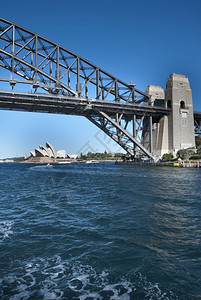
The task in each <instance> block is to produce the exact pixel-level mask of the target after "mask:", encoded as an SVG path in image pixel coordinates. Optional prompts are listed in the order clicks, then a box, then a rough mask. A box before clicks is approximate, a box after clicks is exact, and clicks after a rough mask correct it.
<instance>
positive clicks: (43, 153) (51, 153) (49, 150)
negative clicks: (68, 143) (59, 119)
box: [30, 142, 66, 158]
mask: <svg viewBox="0 0 201 300" xmlns="http://www.w3.org/2000/svg"><path fill="white" fill-rule="evenodd" d="M30 153H31V157H49V158H65V157H66V151H65V150H59V151H56V150H55V148H54V147H53V146H52V145H51V144H50V143H48V142H46V146H39V148H36V149H35V151H30Z"/></svg>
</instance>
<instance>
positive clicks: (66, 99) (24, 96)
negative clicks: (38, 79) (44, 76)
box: [0, 91, 170, 118]
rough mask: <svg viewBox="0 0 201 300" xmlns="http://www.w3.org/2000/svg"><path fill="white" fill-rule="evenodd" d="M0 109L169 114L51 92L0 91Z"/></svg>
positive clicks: (144, 107) (67, 112) (161, 108)
mask: <svg viewBox="0 0 201 300" xmlns="http://www.w3.org/2000/svg"><path fill="white" fill-rule="evenodd" d="M0 109H8V110H21V111H30V112H47V113H57V114H66V115H69V114H71V115H88V114H89V113H90V114H93V113H96V111H103V112H106V113H107V114H108V115H109V116H115V114H116V113H124V115H126V116H127V117H129V116H132V115H133V114H135V115H136V116H137V117H139V118H140V117H141V116H144V115H146V116H153V117H155V118H160V117H162V116H164V115H167V114H169V112H170V110H169V109H166V108H163V107H157V106H148V105H147V106H146V105H137V104H126V103H118V102H106V101H100V100H96V99H87V100H86V99H85V98H83V99H82V98H77V97H76V98H75V97H71V96H57V95H51V94H31V93H18V92H7V91H6V92H4V91H0Z"/></svg>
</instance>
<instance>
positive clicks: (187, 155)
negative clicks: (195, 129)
mask: <svg viewBox="0 0 201 300" xmlns="http://www.w3.org/2000/svg"><path fill="white" fill-rule="evenodd" d="M195 144H196V149H195V148H187V149H181V150H179V151H178V152H177V158H174V157H173V155H172V153H165V154H164V155H163V157H162V160H163V161H176V160H178V159H182V160H200V159H201V135H198V136H196V137H195Z"/></svg>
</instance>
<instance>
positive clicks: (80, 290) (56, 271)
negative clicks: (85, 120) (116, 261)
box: [0, 255, 178, 300]
mask: <svg viewBox="0 0 201 300" xmlns="http://www.w3.org/2000/svg"><path fill="white" fill-rule="evenodd" d="M16 268H17V270H18V272H16V275H13V272H11V273H10V274H7V276H5V277H4V278H2V279H1V282H0V283H1V291H0V296H1V299H2V300H3V299H7V296H8V295H9V300H18V299H34V297H35V299H80V300H84V299H113V300H115V299H122V300H127V299H164V300H173V299H178V297H177V296H175V295H174V294H173V292H171V291H168V292H162V290H161V288H160V287H159V284H158V283H154V284H153V283H151V282H149V281H147V279H146V277H145V276H143V275H142V274H140V273H137V274H136V275H135V277H134V278H132V280H131V279H129V278H124V277H120V278H114V276H113V277H112V276H111V275H110V273H111V272H110V270H109V269H102V270H99V271H98V270H97V269H95V268H93V267H92V266H90V265H87V264H85V265H84V264H82V263H81V262H78V261H77V262H75V261H70V260H69V261H67V260H66V261H65V260H62V259H61V257H60V256H59V255H55V256H53V257H49V258H40V257H39V258H34V259H32V260H30V261H23V262H21V263H19V265H17V266H16ZM8 293H9V294H8Z"/></svg>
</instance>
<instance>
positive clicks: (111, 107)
mask: <svg viewBox="0 0 201 300" xmlns="http://www.w3.org/2000/svg"><path fill="white" fill-rule="evenodd" d="M0 77H1V78H0V109H7V110H16V111H17V110H19V111H28V112H45V113H54V114H66V115H79V116H84V117H86V118H87V119H88V120H90V121H91V122H92V123H93V124H95V125H96V126H97V127H99V128H100V129H101V130H103V131H104V132H105V133H106V134H107V135H108V136H110V137H111V138H112V139H113V140H114V141H115V142H117V143H118V144H119V145H120V146H121V147H122V148H123V149H124V150H125V151H126V152H127V153H128V154H129V156H130V157H131V158H134V157H135V156H136V155H140V153H141V154H142V155H145V156H147V157H149V158H150V159H153V160H154V159H155V158H154V155H153V151H152V125H153V124H155V123H157V122H159V120H160V119H161V118H162V117H164V116H168V115H169V114H170V112H171V108H170V107H168V106H167V105H166V106H158V105H155V103H153V101H152V98H151V96H150V95H149V94H148V93H145V92H143V91H140V90H139V89H137V88H136V86H135V84H133V83H132V82H131V83H129V84H128V83H125V82H123V81H122V80H120V79H118V78H116V77H115V76H113V75H111V74H110V73H108V72H106V71H104V70H103V69H101V68H100V67H98V66H96V65H94V64H93V63H91V62H89V61H88V60H86V59H84V58H82V57H81V56H79V55H77V54H75V53H73V52H71V51H69V50H67V49H66V48H64V47H62V46H60V45H58V44H56V43H54V42H52V41H50V40H48V39H46V38H44V37H42V36H40V35H38V34H36V33H33V32H31V31H30V30H27V29H25V28H23V27H21V26H18V25H16V24H14V23H12V22H10V21H7V20H5V19H3V18H0ZM145 120H146V122H145ZM145 123H146V127H147V128H148V129H147V134H148V139H147V143H148V145H146V146H145V144H144V143H143V142H142V135H143V134H142V131H143V126H144V125H143V124H145ZM147 124H148V126H147ZM200 124H201V113H199V112H197V113H195V112H194V125H195V130H196V133H200V129H201V126H200Z"/></svg>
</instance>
